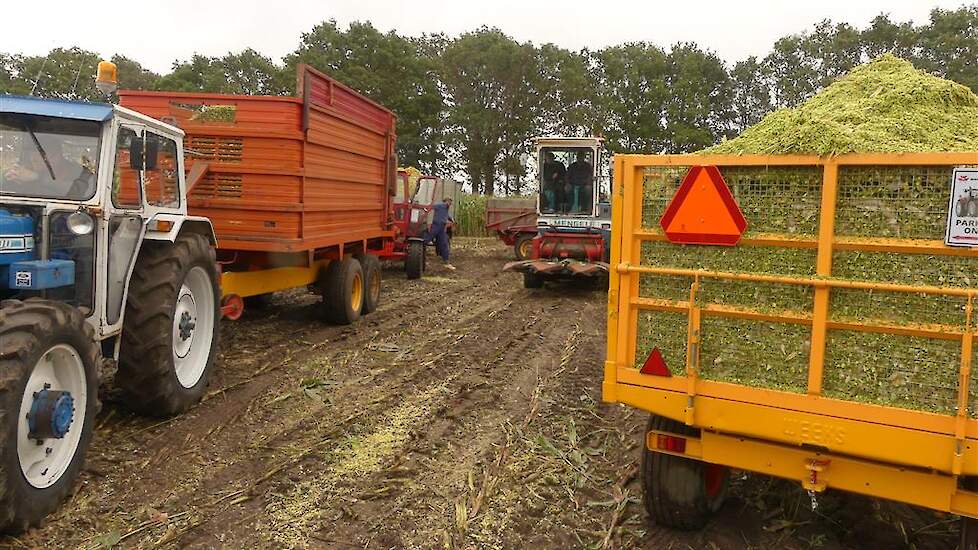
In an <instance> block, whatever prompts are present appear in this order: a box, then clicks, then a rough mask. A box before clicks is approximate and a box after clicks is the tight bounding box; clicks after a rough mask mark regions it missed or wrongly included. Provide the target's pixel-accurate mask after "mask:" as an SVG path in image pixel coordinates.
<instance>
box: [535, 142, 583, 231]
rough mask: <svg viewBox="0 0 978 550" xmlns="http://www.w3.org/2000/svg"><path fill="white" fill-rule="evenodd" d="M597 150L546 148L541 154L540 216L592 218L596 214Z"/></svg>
mask: <svg viewBox="0 0 978 550" xmlns="http://www.w3.org/2000/svg"><path fill="white" fill-rule="evenodd" d="M594 163H595V159H594V150H593V149H591V148H590V147H544V148H543V149H541V151H540V170H539V173H540V212H541V213H543V214H578V215H591V214H592V213H593V212H594V183H595V182H594Z"/></svg>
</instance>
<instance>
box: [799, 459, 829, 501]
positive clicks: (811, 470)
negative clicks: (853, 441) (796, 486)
mask: <svg viewBox="0 0 978 550" xmlns="http://www.w3.org/2000/svg"><path fill="white" fill-rule="evenodd" d="M831 462H832V461H831V460H829V459H827V458H812V459H810V460H808V461H807V462H805V469H806V470H808V477H807V479H803V480H802V482H801V485H802V487H804V488H805V489H807V490H808V497H809V498H810V499H811V500H812V512H814V511H815V510H817V509H818V500H817V499H816V498H815V496H816V493H821V492H822V491H825V488H826V487H827V486H828V483H827V482H826V481H825V479H822V478H819V472H824V471H825V470H826V469H827V468H828V467H829V464H830V463H831Z"/></svg>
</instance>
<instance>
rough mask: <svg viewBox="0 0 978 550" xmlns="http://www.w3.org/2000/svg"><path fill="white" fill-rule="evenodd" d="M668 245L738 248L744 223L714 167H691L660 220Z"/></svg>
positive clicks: (735, 202)
mask: <svg viewBox="0 0 978 550" xmlns="http://www.w3.org/2000/svg"><path fill="white" fill-rule="evenodd" d="M659 225H661V226H662V230H663V231H665V233H666V237H667V238H668V239H669V241H670V242H674V243H682V244H717V245H727V246H732V245H735V244H737V241H739V240H740V236H741V235H743V233H744V230H745V229H747V220H746V219H744V214H743V213H742V212H741V211H740V207H739V206H737V201H736V200H734V198H733V195H732V194H730V189H729V188H728V187H727V183H726V182H725V181H723V176H722V175H720V170H718V169H717V167H716V166H693V167H692V168H690V169H689V172H687V173H686V177H685V178H683V183H682V185H680V186H679V190H678V191H676V195H675V196H674V197H673V198H672V202H670V203H669V206H668V207H666V211H665V212H664V213H663V214H662V219H661V220H659Z"/></svg>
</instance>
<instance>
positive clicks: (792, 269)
mask: <svg viewBox="0 0 978 550" xmlns="http://www.w3.org/2000/svg"><path fill="white" fill-rule="evenodd" d="M815 255H816V252H815V251H814V250H806V249H797V248H768V247H725V246H697V245H677V244H672V243H663V242H645V243H642V263H643V264H644V265H649V266H655V267H674V268H683V269H707V270H712V271H732V272H741V273H763V274H770V275H785V276H794V277H810V276H812V275H814V273H815ZM641 280H642V284H641V285H640V292H641V295H642V296H646V297H652V298H662V299H669V300H687V299H688V298H689V286H690V284H691V283H692V278H690V277H665V276H652V275H644V276H643V277H642V279H641ZM812 300H813V292H812V288H811V287H807V286H797V285H783V284H772V283H755V282H746V281H721V280H716V279H704V280H703V281H702V282H701V284H700V293H699V294H698V302H699V303H700V304H706V303H716V304H725V305H731V306H741V307H750V308H755V309H760V310H764V311H783V310H793V311H810V310H811V303H812Z"/></svg>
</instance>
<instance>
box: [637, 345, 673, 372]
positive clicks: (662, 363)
mask: <svg viewBox="0 0 978 550" xmlns="http://www.w3.org/2000/svg"><path fill="white" fill-rule="evenodd" d="M639 372H641V373H642V374H651V375H652V376H672V373H671V372H670V371H669V367H668V366H666V360H665V359H663V358H662V352H660V351H659V348H652V353H650V354H649V358H648V359H646V360H645V364H644V365H642V370H640V371H639Z"/></svg>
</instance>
